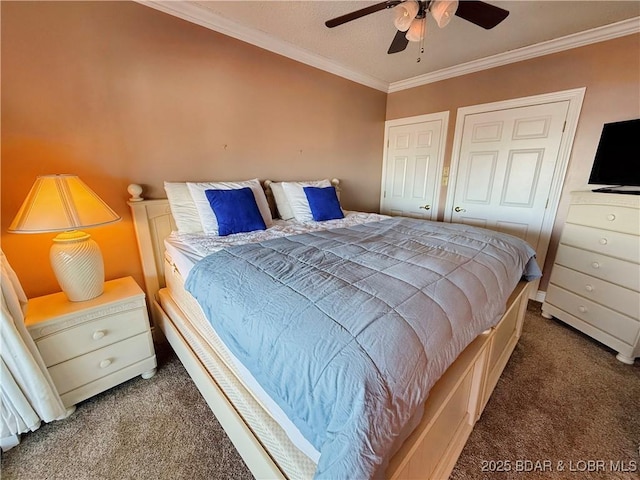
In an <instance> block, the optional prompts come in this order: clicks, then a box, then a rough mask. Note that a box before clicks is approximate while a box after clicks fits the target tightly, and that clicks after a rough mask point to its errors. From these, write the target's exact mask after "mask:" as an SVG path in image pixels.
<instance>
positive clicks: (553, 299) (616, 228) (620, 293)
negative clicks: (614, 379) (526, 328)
mask: <svg viewBox="0 0 640 480" xmlns="http://www.w3.org/2000/svg"><path fill="white" fill-rule="evenodd" d="M542 315H543V316H544V317H546V318H551V317H552V316H553V317H555V318H557V319H559V320H562V321H563V322H565V323H568V324H569V325H571V326H573V327H574V328H576V329H578V330H580V331H582V332H584V333H585V334H587V335H589V336H591V337H592V338H594V339H596V340H598V341H600V342H602V343H603V344H605V345H607V346H609V347H611V348H612V349H614V350H615V351H617V352H618V355H617V357H616V358H617V359H618V360H620V361H621V362H624V363H628V364H632V363H633V362H634V359H635V357H638V356H640V195H624V194H613V193H594V192H573V193H572V194H571V204H570V207H569V213H568V215H567V219H566V223H565V225H564V229H563V232H562V237H561V239H560V246H559V248H558V252H557V255H556V259H555V263H554V265H553V270H552V271H551V277H550V283H549V287H548V289H547V293H546V297H545V301H544V303H543V304H542Z"/></svg>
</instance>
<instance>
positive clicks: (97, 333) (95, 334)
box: [92, 330, 106, 340]
mask: <svg viewBox="0 0 640 480" xmlns="http://www.w3.org/2000/svg"><path fill="white" fill-rule="evenodd" d="M105 335H106V334H105V333H104V330H96V331H95V332H93V335H92V336H93V339H94V340H100V339H101V338H102V337H104V336H105Z"/></svg>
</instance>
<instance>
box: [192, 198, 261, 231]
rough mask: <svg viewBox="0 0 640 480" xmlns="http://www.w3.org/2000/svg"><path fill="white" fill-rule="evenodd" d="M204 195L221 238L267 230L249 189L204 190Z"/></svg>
mask: <svg viewBox="0 0 640 480" xmlns="http://www.w3.org/2000/svg"><path fill="white" fill-rule="evenodd" d="M204 194H205V195H206V196H207V200H209V205H211V209H212V210H213V213H215V215H216V219H217V220H218V235H220V236H221V237H224V236H226V235H231V234H232V233H242V232H253V231H254V230H265V229H266V228H267V226H266V225H265V223H264V219H263V218H262V215H261V214H260V210H259V209H258V204H257V203H256V197H255V196H254V195H253V190H251V188H249V187H245V188H238V189H233V190H205V191H204Z"/></svg>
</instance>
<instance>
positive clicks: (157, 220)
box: [127, 184, 177, 323]
mask: <svg viewBox="0 0 640 480" xmlns="http://www.w3.org/2000/svg"><path fill="white" fill-rule="evenodd" d="M127 191H128V192H129V193H130V194H131V198H130V199H129V201H128V202H127V203H128V204H129V207H130V208H131V214H132V216H133V226H134V228H135V232H136V240H137V243H138V252H139V253H140V261H141V262H142V273H143V275H144V284H145V292H146V293H147V300H148V301H149V304H152V303H153V302H154V301H155V300H156V299H157V297H156V295H157V293H158V290H160V289H161V288H163V287H165V285H166V284H165V280H164V251H165V248H164V239H165V238H167V237H168V236H169V234H170V233H171V232H172V231H174V230H177V227H176V223H175V221H174V220H173V215H172V214H171V208H169V200H167V199H166V198H162V199H158V200H145V199H143V198H142V197H141V196H140V194H141V193H142V187H140V185H136V184H131V185H129V187H128V188H127ZM153 311H154V309H153V308H152V309H151V312H152V313H153ZM154 323H156V322H155V319H154Z"/></svg>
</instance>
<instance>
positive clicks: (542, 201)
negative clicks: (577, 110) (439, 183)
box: [447, 101, 569, 259]
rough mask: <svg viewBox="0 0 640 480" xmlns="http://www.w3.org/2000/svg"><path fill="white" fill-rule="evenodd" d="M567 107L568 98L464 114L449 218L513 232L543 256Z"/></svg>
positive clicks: (540, 256)
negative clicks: (543, 233)
mask: <svg viewBox="0 0 640 480" xmlns="http://www.w3.org/2000/svg"><path fill="white" fill-rule="evenodd" d="M568 109H569V101H558V102H551V103H545V104H541V105H533V106H526V107H520V108H512V109H507V110H500V111H493V112H484V113H477V114H472V115H466V116H465V118H464V125H463V130H462V141H461V144H460V152H459V163H458V168H457V172H456V177H455V178H456V180H455V184H454V185H453V186H454V188H455V193H454V196H453V202H451V203H450V204H449V205H448V206H447V209H448V212H447V213H448V214H449V215H450V220H451V221H452V222H457V223H466V224H470V225H477V226H480V227H485V228H490V229H493V230H498V231H501V232H505V233H510V234H512V235H516V236H518V237H520V238H523V239H524V240H526V241H527V242H529V244H530V245H531V246H533V247H534V248H535V249H536V251H537V252H538V259H542V258H543V257H544V254H545V253H546V247H547V245H546V242H540V240H541V231H542V225H543V220H544V216H545V209H546V208H547V205H548V200H549V193H550V189H551V185H552V182H553V180H554V172H555V170H556V164H557V162H558V154H559V151H560V146H561V143H562V135H563V130H564V125H565V120H566V118H567V112H568ZM449 209H450V211H449ZM541 243H544V245H541ZM541 250H544V251H541Z"/></svg>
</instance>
